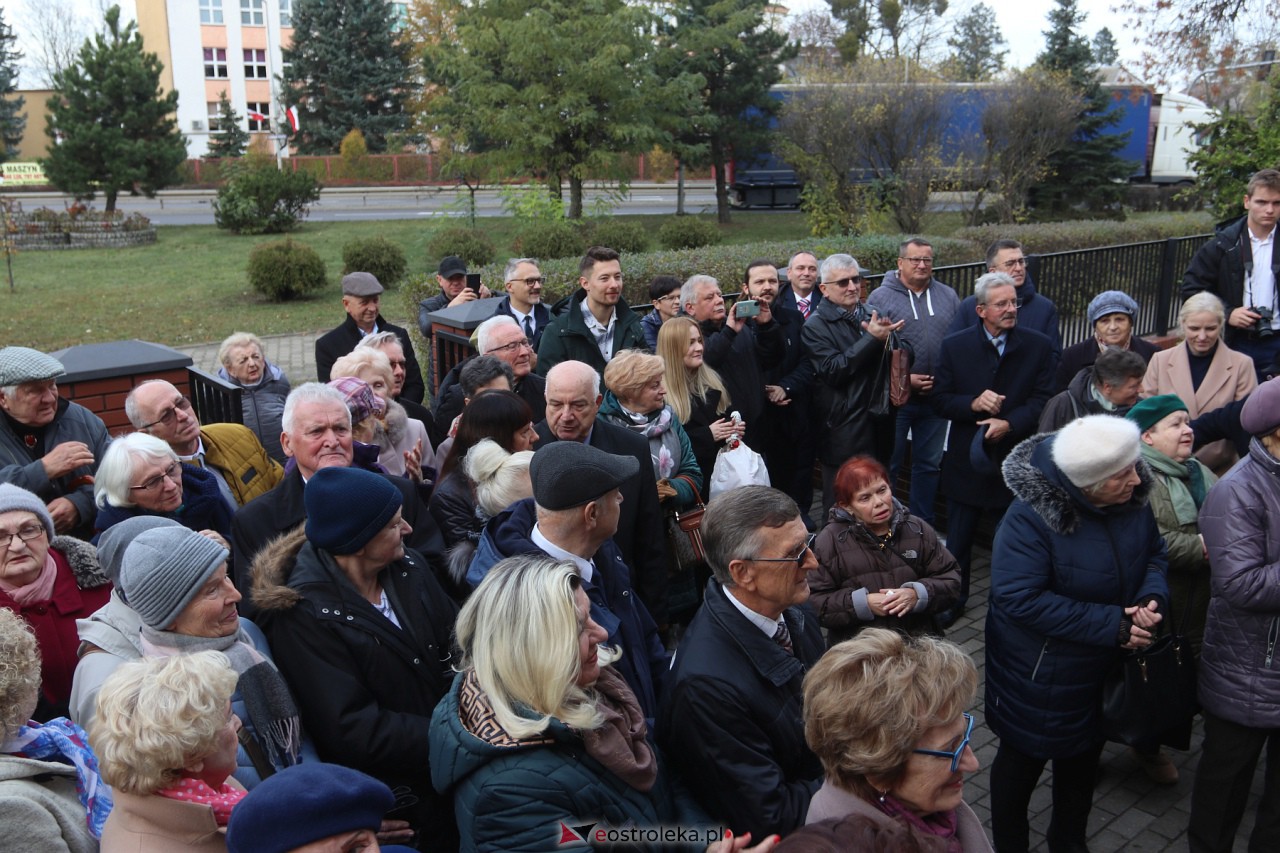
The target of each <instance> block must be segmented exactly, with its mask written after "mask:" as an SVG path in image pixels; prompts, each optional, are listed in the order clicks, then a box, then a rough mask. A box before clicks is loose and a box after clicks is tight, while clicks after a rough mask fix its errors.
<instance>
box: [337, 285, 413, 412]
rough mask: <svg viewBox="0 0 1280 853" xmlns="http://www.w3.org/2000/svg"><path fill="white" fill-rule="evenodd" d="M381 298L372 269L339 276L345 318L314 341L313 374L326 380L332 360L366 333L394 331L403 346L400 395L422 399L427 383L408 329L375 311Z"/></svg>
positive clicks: (348, 350) (349, 350)
mask: <svg viewBox="0 0 1280 853" xmlns="http://www.w3.org/2000/svg"><path fill="white" fill-rule="evenodd" d="M381 298H382V284H381V283H380V282H379V281H378V279H377V277H376V276H374V275H373V274H372V273H367V272H353V273H347V274H346V275H344V276H343V277H342V310H344V311H346V312H347V319H345V320H343V321H342V324H341V325H340V326H338V327H337V328H336V329H332V330H330V331H329V332H326V333H325V334H324V336H322V337H321V338H320V339H319V340H317V341H316V378H317V379H319V380H320V381H321V382H328V381H329V379H330V378H331V377H330V376H329V374H330V373H331V372H332V371H333V363H334V362H335V361H337V360H338V359H340V358H342V356H344V355H346V354H347V353H349V352H351V351H352V350H353V349H355V348H356V344H358V343H360V339H361V338H363V337H364V336H365V335H371V334H373V333H375V332H395V333H396V337H397V338H399V339H400V345H401V346H402V347H403V348H404V374H405V375H404V387H403V388H402V389H401V390H400V396H401V397H404V398H407V399H409V400H412V401H413V402H415V403H421V402H422V397H423V395H425V394H426V391H427V387H426V385H424V384H423V381H422V370H421V369H419V367H418V358H417V356H416V355H414V352H413V343H412V342H411V341H410V340H409V332H408V331H406V330H405V329H403V328H401V327H400V326H395V325H392V324H391V323H388V322H387V321H386V320H385V319H383V317H382V315H381V314H380V313H378V303H379V300H380V299H381Z"/></svg>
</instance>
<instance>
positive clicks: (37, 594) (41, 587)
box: [0, 548, 58, 607]
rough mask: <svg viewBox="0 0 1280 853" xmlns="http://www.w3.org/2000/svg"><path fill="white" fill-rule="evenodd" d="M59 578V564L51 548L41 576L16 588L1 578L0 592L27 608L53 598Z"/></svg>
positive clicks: (45, 557) (45, 558) (46, 555)
mask: <svg viewBox="0 0 1280 853" xmlns="http://www.w3.org/2000/svg"><path fill="white" fill-rule="evenodd" d="M57 577H58V564H57V562H56V561H55V560H54V559H53V549H52V548H50V549H49V551H48V553H46V554H45V555H44V568H43V569H41V570H40V574H39V575H38V576H37V577H36V579H35V580H33V581H32V582H31V583H29V584H26V585H24V586H14V585H12V584H10V583H6V582H5V581H4V579H3V578H0V590H4V592H5V594H6V595H8V596H9V597H10V598H12V599H13V600H14V601H15V602H16V603H17V604H18V606H19V607H26V606H27V605H28V604H35V603H36V602H38V601H48V600H49V599H51V598H53V582H54V581H55V580H57Z"/></svg>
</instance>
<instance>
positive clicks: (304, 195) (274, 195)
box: [213, 161, 320, 234]
mask: <svg viewBox="0 0 1280 853" xmlns="http://www.w3.org/2000/svg"><path fill="white" fill-rule="evenodd" d="M319 198H320V184H319V183H318V182H317V181H316V179H315V178H313V177H312V176H311V175H310V174H308V173H306V172H293V171H281V170H279V169H277V168H276V167H275V163H274V161H269V162H266V163H264V162H261V161H255V162H253V163H250V164H249V165H247V166H245V167H244V168H241V169H236V170H235V174H234V175H232V177H231V178H230V179H229V180H228V181H227V183H226V184H224V185H223V186H222V188H221V189H219V190H218V197H217V198H216V199H214V200H213V221H214V222H215V223H217V225H218V227H219V228H225V229H227V230H228V231H230V232H231V233H233V234H279V233H283V232H285V231H292V230H293V229H294V228H296V227H298V223H299V221H300V220H302V219H303V218H305V217H306V215H307V209H308V208H309V207H310V206H311V205H312V204H313V203H315V202H316V201H318V200H319Z"/></svg>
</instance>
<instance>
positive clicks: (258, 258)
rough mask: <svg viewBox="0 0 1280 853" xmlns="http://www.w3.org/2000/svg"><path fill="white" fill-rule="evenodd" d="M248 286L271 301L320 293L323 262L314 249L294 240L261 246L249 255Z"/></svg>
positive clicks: (323, 274)
mask: <svg viewBox="0 0 1280 853" xmlns="http://www.w3.org/2000/svg"><path fill="white" fill-rule="evenodd" d="M248 273H249V284H250V285H251V286H252V287H253V289H254V290H256V291H257V292H258V293H261V294H262V295H263V296H265V297H267V298H268V299H270V300H271V301H272V302H285V301H287V300H290V299H296V298H297V297H299V296H306V295H308V294H311V293H316V292H317V291H320V290H323V289H324V286H325V284H326V283H327V278H326V276H325V271H324V261H322V260H320V255H319V254H317V253H316V250H315V249H313V248H311V247H310V246H308V245H306V244H303V243H295V242H293V240H281V241H279V242H276V243H261V244H259V245H257V246H254V247H253V251H252V252H250V253H249V270H248Z"/></svg>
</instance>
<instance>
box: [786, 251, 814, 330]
mask: <svg viewBox="0 0 1280 853" xmlns="http://www.w3.org/2000/svg"><path fill="white" fill-rule="evenodd" d="M821 301H822V288H820V287H818V256H817V255H815V254H814V253H813V252H796V253H795V254H794V255H792V256H791V260H790V262H789V263H788V264H787V283H786V284H784V285H783V286H782V288H781V289H780V290H779V291H778V304H779V305H781V306H782V307H783V308H791V309H793V310H795V311H799V312H800V316H802V317H804V318H805V319H806V320H807V319H809V315H810V314H812V313H813V309H815V308H817V307H818V303H819V302H821Z"/></svg>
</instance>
